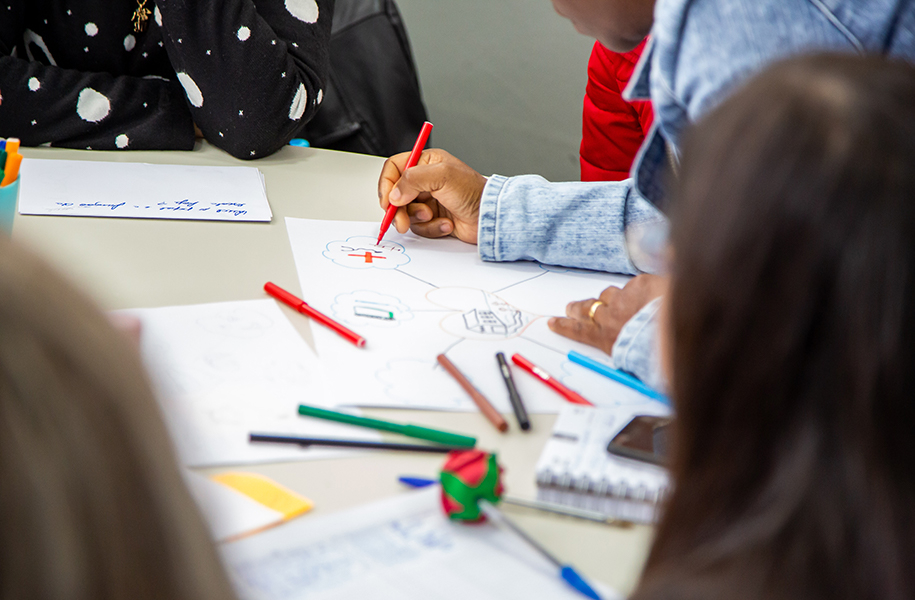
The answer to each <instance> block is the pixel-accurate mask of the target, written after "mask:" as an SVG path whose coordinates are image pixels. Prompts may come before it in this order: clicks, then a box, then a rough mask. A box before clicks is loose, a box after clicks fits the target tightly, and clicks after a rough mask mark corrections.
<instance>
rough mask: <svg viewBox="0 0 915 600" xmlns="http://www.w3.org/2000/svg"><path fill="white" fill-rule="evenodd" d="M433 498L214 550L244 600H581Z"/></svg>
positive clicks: (547, 571)
mask: <svg viewBox="0 0 915 600" xmlns="http://www.w3.org/2000/svg"><path fill="white" fill-rule="evenodd" d="M439 493H440V492H439V490H437V489H427V490H422V491H418V492H410V493H407V494H402V495H400V496H398V497H394V498H389V499H387V500H383V501H381V502H375V503H372V504H368V505H365V506H361V507H359V508H356V509H353V510H348V511H345V512H342V513H336V514H332V515H328V516H326V517H312V518H308V519H299V520H296V521H292V522H290V523H288V524H286V525H283V526H282V527H277V528H276V529H272V530H270V531H267V532H264V533H261V534H258V535H254V536H251V537H249V538H246V539H244V540H240V541H238V542H232V543H229V544H226V545H224V546H222V547H221V548H220V550H221V552H222V556H223V560H224V561H225V563H226V564H227V566H228V571H229V573H230V575H231V576H232V579H233V581H234V583H235V589H236V590H237V591H238V595H239V596H240V597H241V598H242V600H280V599H282V600H341V599H344V598H386V599H394V598H398V599H410V598H417V599H418V598H436V599H438V600H451V599H452V598H453V599H454V600H467V599H471V598H472V599H473V600H528V599H530V598H555V599H557V600H564V599H568V600H578V599H580V598H581V596H580V595H579V594H578V592H576V591H575V590H573V589H572V588H571V587H570V586H568V585H567V584H566V583H565V582H564V581H563V580H562V579H560V578H559V572H558V569H557V568H556V567H555V566H554V565H553V564H552V563H550V562H548V561H547V560H546V559H545V558H543V557H542V556H540V555H539V554H537V552H536V551H535V550H533V549H531V548H530V546H528V545H527V544H526V543H525V542H522V541H521V540H519V539H518V538H517V537H516V536H515V534H513V533H510V532H508V531H503V530H502V529H499V528H498V527H496V526H494V525H492V524H490V523H484V524H469V525H468V524H462V523H456V522H453V521H449V520H448V519H447V517H445V515H444V514H442V509H441V500H440V499H439V497H438V495H439ZM591 583H592V584H595V585H596V586H597V588H598V590H599V591H600V593H601V595H602V597H603V598H607V599H608V600H612V599H618V598H619V596H618V595H616V594H614V593H612V592H611V591H610V590H608V589H607V588H606V587H605V586H600V585H599V584H597V582H594V581H592V582H591Z"/></svg>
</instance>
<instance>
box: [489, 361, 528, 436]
mask: <svg viewBox="0 0 915 600" xmlns="http://www.w3.org/2000/svg"><path fill="white" fill-rule="evenodd" d="M496 360H498V361H499V369H500V370H501V371H502V379H504V380H505V387H507V388H508V397H509V399H510V400H511V401H512V408H513V409H514V410H515V416H516V417H517V418H518V425H519V426H520V427H521V429H523V430H524V431H527V430H528V429H530V428H531V421H530V419H528V418H527V410H526V409H525V408H524V403H523V402H521V396H520V395H519V394H518V388H516V387H515V380H514V379H512V372H511V369H510V368H509V366H508V361H506V360H505V355H504V354H502V353H501V352H498V353H496Z"/></svg>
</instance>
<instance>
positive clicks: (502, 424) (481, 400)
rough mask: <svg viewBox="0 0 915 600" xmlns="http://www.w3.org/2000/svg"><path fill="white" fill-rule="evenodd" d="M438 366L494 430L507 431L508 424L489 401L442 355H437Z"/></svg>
mask: <svg viewBox="0 0 915 600" xmlns="http://www.w3.org/2000/svg"><path fill="white" fill-rule="evenodd" d="M438 364H440V365H442V367H444V368H445V370H446V371H448V373H449V374H450V375H451V376H452V377H454V379H455V381H457V382H458V383H459V384H460V385H461V387H462V388H464V391H465V392H467V393H468V394H469V395H470V398H471V399H472V400H473V402H474V404H476V405H477V407H478V408H479V409H480V412H481V413H483V416H484V417H486V418H487V419H489V422H490V423H492V424H493V425H495V427H496V429H498V430H499V431H508V422H507V421H506V420H505V419H503V418H502V415H500V414H499V411H497V410H496V409H495V407H494V406H493V405H492V404H490V403H489V400H487V399H486V396H484V395H483V394H481V393H480V391H479V390H478V389H477V388H475V387H473V384H472V383H470V381H468V379H467V378H466V377H464V374H463V373H461V372H460V371H458V368H457V367H455V366H454V363H452V362H451V361H450V360H448V357H447V356H445V355H444V354H439V355H438Z"/></svg>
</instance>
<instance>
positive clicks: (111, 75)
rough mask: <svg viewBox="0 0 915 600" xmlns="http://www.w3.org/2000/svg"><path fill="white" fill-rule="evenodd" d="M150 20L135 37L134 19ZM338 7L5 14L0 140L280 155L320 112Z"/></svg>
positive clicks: (82, 1) (0, 26)
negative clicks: (198, 145) (205, 144)
mask: <svg viewBox="0 0 915 600" xmlns="http://www.w3.org/2000/svg"><path fill="white" fill-rule="evenodd" d="M138 9H139V10H140V13H139V16H140V17H141V20H142V17H144V16H146V17H147V19H146V21H145V28H144V30H143V31H141V32H136V31H134V24H133V23H134V21H133V19H134V17H135V16H137V15H135V13H136V11H137V10H138ZM332 16H333V0H155V4H153V0H0V96H2V101H0V136H2V137H10V136H15V137H19V138H20V139H21V140H22V142H23V144H24V145H29V146H37V145H41V144H48V143H49V144H50V145H52V146H61V147H67V148H92V149H98V150H116V149H134V150H149V149H160V150H189V149H191V148H193V145H194V125H195V124H196V125H197V126H198V127H199V128H200V130H201V131H202V132H203V134H204V136H205V137H206V138H207V139H208V140H209V141H210V142H212V143H213V144H215V145H216V146H219V147H220V148H223V149H224V150H226V151H228V152H229V153H231V154H232V155H234V156H237V157H239V158H257V157H261V156H265V155H267V154H270V153H271V152H274V151H276V150H278V149H279V148H280V147H282V146H283V145H284V144H285V143H287V142H288V141H289V140H290V139H291V138H293V137H295V135H296V133H297V132H298V131H299V130H300V129H301V128H302V126H303V125H304V124H305V123H306V122H307V121H308V120H309V119H311V117H312V116H313V115H314V113H315V111H316V110H317V107H318V105H319V104H320V103H321V100H322V98H323V90H322V88H323V86H324V81H325V77H326V75H327V69H328V52H327V47H328V42H329V38H330V26H331V19H332Z"/></svg>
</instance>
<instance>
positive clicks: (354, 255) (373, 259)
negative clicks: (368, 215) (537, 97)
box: [323, 235, 410, 270]
mask: <svg viewBox="0 0 915 600" xmlns="http://www.w3.org/2000/svg"><path fill="white" fill-rule="evenodd" d="M375 241H376V240H375V238H372V237H369V236H365V235H357V236H353V237H351V238H347V239H346V240H345V241H342V242H341V241H334V242H330V243H328V244H327V246H326V248H325V250H324V252H323V254H324V258H327V259H330V260H332V261H334V263H335V264H338V265H340V266H341V267H347V268H350V269H384V270H393V269H396V268H397V267H402V266H403V265H405V264H407V263H408V262H410V257H409V256H407V249H406V248H404V247H403V246H401V245H400V244H398V243H397V242H386V241H382V242H381V243H380V244H376V243H375Z"/></svg>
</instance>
